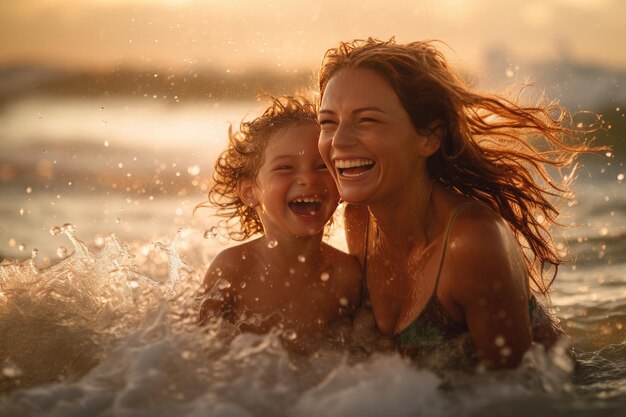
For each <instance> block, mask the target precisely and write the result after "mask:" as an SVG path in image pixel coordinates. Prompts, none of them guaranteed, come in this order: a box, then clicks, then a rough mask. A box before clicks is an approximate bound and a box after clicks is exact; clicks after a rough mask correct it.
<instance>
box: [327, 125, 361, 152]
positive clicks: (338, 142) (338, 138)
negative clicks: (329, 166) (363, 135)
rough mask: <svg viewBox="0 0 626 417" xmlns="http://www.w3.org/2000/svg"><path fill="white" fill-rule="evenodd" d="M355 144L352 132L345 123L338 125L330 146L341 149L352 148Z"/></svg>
mask: <svg viewBox="0 0 626 417" xmlns="http://www.w3.org/2000/svg"><path fill="white" fill-rule="evenodd" d="M355 143H356V137H355V136H354V132H353V130H352V129H351V128H350V125H348V124H347V123H343V124H342V123H340V124H339V125H338V126H337V129H336V130H335V134H334V135H333V141H332V145H333V147H334V148H343V147H347V146H352V145H354V144H355Z"/></svg>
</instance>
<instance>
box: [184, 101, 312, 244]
mask: <svg viewBox="0 0 626 417" xmlns="http://www.w3.org/2000/svg"><path fill="white" fill-rule="evenodd" d="M268 99H269V100H270V102H271V105H270V106H269V107H268V108H267V109H266V110H265V112H264V113H263V114H262V115H261V116H259V117H257V118H256V119H254V120H252V121H251V122H243V121H242V122H241V124H240V126H239V131H238V132H235V133H233V129H232V126H231V127H229V129H228V148H227V149H226V150H225V151H224V152H222V153H221V154H220V156H219V158H218V159H217V162H216V163H215V172H214V173H213V184H212V185H211V187H210V188H209V193H208V197H209V201H208V202H205V203H202V204H199V205H198V206H197V207H196V208H199V207H207V206H210V207H215V208H217V215H218V216H221V217H223V218H224V219H223V220H222V221H221V222H220V225H221V226H223V227H225V228H226V229H227V230H229V231H228V237H229V238H231V239H233V240H245V239H247V238H249V237H250V236H253V235H255V234H257V233H263V225H262V224H261V221H260V219H259V216H258V215H257V213H256V211H255V210H254V209H253V208H252V207H249V206H247V205H246V204H245V203H244V202H243V201H242V200H241V198H240V197H239V191H238V184H239V181H240V180H243V179H254V178H255V177H256V175H257V173H258V172H259V169H260V168H261V165H262V163H263V157H264V153H265V149H266V147H267V144H268V143H269V139H270V138H271V137H272V136H273V135H274V134H275V133H276V132H277V131H279V130H280V129H283V128H285V127H288V126H291V125H294V124H295V125H298V124H303V123H315V124H317V123H318V122H317V107H316V105H315V104H314V103H313V102H311V101H310V100H308V99H307V98H305V97H302V96H280V97H274V96H268Z"/></svg>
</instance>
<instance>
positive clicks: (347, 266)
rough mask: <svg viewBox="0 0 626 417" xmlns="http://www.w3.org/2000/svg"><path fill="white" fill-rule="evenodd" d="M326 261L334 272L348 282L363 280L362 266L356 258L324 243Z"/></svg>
mask: <svg viewBox="0 0 626 417" xmlns="http://www.w3.org/2000/svg"><path fill="white" fill-rule="evenodd" d="M322 248H323V251H324V252H323V253H324V257H325V261H326V263H327V264H328V265H330V266H331V268H332V270H333V272H335V274H338V275H340V276H342V277H345V278H346V279H347V280H360V279H361V275H362V273H361V265H360V263H359V260H358V259H357V258H356V256H353V255H349V254H347V253H345V252H343V251H341V250H339V249H337V248H335V247H333V246H331V245H329V244H327V243H322Z"/></svg>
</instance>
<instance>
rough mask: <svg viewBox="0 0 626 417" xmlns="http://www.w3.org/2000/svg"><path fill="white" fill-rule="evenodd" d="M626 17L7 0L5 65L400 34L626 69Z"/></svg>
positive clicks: (500, 3) (2, 10) (377, 1)
mask: <svg viewBox="0 0 626 417" xmlns="http://www.w3.org/2000/svg"><path fill="white" fill-rule="evenodd" d="M305 4H307V5H305ZM625 21H626V1H622V0H541V1H533V0H521V1H515V0H437V1H433V0H398V1H396V0H394V1H381V0H361V1H356V0H317V1H315V0H314V1H306V2H305V1H288V0H266V1H253V0H229V1H217V0H204V1H199V0H196V1H194V0H160V1H154V0H150V1H148V0H19V1H18V0H15V1H13V0H9V1H2V2H1V3H0V64H1V63H7V62H13V61H35V62H41V61H45V62H51V63H54V64H56V65H75V64H78V65H81V66H94V65H95V66H104V67H117V66H129V65H132V66H140V65H150V66H158V67H164V68H181V67H183V68H184V67H188V66H198V67H199V66H206V65H211V66H217V67H220V68H223V69H229V70H232V71H238V70H242V69H246V68H249V67H251V66H264V67H270V68H276V69H283V70H289V71H290V70H294V69H301V68H315V67H317V66H318V64H319V62H320V59H321V57H322V55H323V52H324V51H325V50H326V49H327V48H329V47H332V46H335V45H336V44H337V43H338V41H340V40H350V39H353V38H363V37H367V36H374V37H378V38H384V39H386V38H389V37H390V36H393V35H395V36H396V38H397V39H398V40H399V41H412V40H419V39H433V38H434V39H440V40H443V41H445V42H446V43H447V44H448V45H449V46H450V47H451V48H452V50H453V52H452V51H447V53H446V55H448V56H449V57H450V56H452V59H454V60H455V61H456V62H457V63H461V65H463V66H466V67H469V68H473V67H476V68H478V67H480V66H481V64H482V61H483V59H484V55H485V51H486V50H488V49H491V48H504V49H507V50H509V51H510V52H511V54H512V55H513V56H514V57H516V59H519V60H520V61H526V60H535V59H540V58H550V57H555V56H557V55H558V54H561V53H563V52H566V53H567V54H568V55H569V56H571V57H572V58H574V59H576V60H578V61H582V62H588V63H595V64H598V65H605V66H610V67H613V68H621V69H626V41H625V40H626V29H625V28H626V23H625Z"/></svg>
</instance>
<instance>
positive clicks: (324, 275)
mask: <svg viewBox="0 0 626 417" xmlns="http://www.w3.org/2000/svg"><path fill="white" fill-rule="evenodd" d="M320 279H321V280H322V281H323V282H326V281H328V280H329V279H330V274H329V273H328V272H322V275H320Z"/></svg>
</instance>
